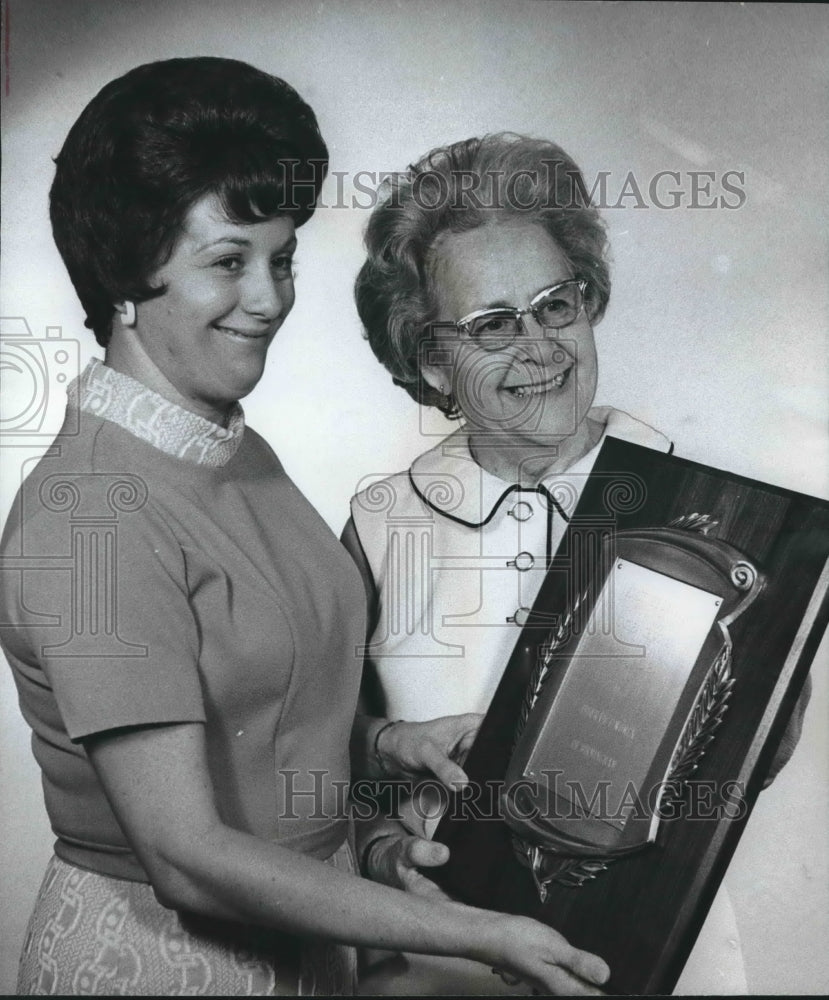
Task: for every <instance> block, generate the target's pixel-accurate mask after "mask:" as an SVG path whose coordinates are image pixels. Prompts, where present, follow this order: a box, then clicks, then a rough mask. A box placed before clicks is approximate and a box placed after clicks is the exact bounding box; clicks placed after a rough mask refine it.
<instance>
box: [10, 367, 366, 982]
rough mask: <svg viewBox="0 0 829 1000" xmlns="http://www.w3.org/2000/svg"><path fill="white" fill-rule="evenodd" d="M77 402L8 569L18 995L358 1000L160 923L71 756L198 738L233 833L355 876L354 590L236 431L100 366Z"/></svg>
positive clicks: (238, 416) (335, 977)
mask: <svg viewBox="0 0 829 1000" xmlns="http://www.w3.org/2000/svg"><path fill="white" fill-rule="evenodd" d="M69 395H70V399H69V405H68V408H67V419H66V422H65V424H64V427H63V429H62V431H61V433H60V434H59V436H58V438H57V439H56V441H55V443H54V445H53V446H52V447H51V448H50V449H49V451H48V453H47V454H46V455H45V456H44V458H43V459H42V460H41V461H40V462H39V464H38V465H37V466H36V468H35V469H34V470H33V471H32V473H31V474H30V475H29V476H28V478H27V479H26V480H25V482H24V484H23V486H22V487H21V490H20V493H19V495H18V497H17V499H16V501H15V504H14V506H13V508H12V511H11V514H10V516H9V519H8V522H7V525H6V530H5V532H4V537H3V542H2V555H3V559H2V563H1V564H0V565H1V566H2V570H0V615H2V617H1V618H0V621H2V623H4V624H3V625H2V627H0V640H2V645H3V649H4V652H5V653H6V656H7V659H8V661H9V664H10V665H11V668H12V671H13V673H14V679H15V682H16V685H17V689H18V693H19V699H20V707H21V711H22V713H23V715H24V717H25V718H26V720H27V722H28V723H29V725H30V726H31V728H32V746H33V750H34V754H35V756H36V758H37V760H38V763H39V764H40V767H41V770H42V774H43V788H44V796H45V802H46V808H47V812H48V815H49V819H50V822H51V824H52V827H53V829H54V832H55V835H56V838H57V839H56V842H55V858H54V859H53V861H52V862H51V863H50V866H49V871H48V872H47V876H46V879H45V881H44V885H43V887H42V890H41V894H40V896H39V899H38V904H37V906H36V909H35V913H34V915H33V918H32V923H31V926H30V931H29V935H28V938H27V942H26V946H25V949H24V956H23V959H22V964H21V976H20V981H19V991H20V992H22V993H40V992H60V993H68V994H73V993H119V992H120V993H130V994H144V995H156V994H169V995H174V994H177V993H181V992H188V993H189V992H204V993H208V994H231V995H232V994H250V993H273V992H277V993H287V994H296V993H298V992H300V991H301V992H309V991H310V992H314V991H316V992H319V993H321V994H330V993H342V992H346V993H347V992H351V991H352V990H353V988H354V964H355V963H354V954H353V951H352V950H351V949H347V948H344V947H342V946H336V945H320V944H315V943H312V942H307V941H302V940H299V939H295V938H293V937H291V936H290V935H286V934H276V933H273V932H270V931H265V930H263V929H262V928H243V927H239V926H235V925H234V926H230V925H220V924H219V923H217V922H211V921H205V920H196V919H194V918H188V917H184V916H182V915H180V914H177V913H174V912H173V911H170V910H165V909H163V908H162V907H161V906H160V905H159V904H158V903H157V902H156V900H155V898H154V896H153V893H152V889H151V888H150V886H149V885H148V878H147V874H146V872H145V871H144V869H143V868H142V866H141V864H140V862H139V861H138V859H137V858H136V856H135V854H134V853H133V852H132V850H131V849H130V846H129V844H128V842H127V840H126V838H125V837H124V834H123V832H122V830H121V829H120V827H119V825H118V822H117V820H116V818H115V816H114V814H113V813H112V811H111V809H110V807H109V804H108V802H107V800H106V797H105V795H104V793H103V790H102V788H101V786H100V784H99V783H98V781H97V778H96V776H95V772H94V770H93V769H92V767H91V765H90V762H89V760H88V758H87V756H86V753H85V751H84V740H85V739H86V738H87V737H90V736H92V735H94V734H98V733H102V732H106V731H109V730H113V729H117V728H120V727H126V726H136V725H146V724H159V723H181V722H191V723H198V724H202V725H204V727H205V731H206V736H207V746H208V765H209V769H210V773H211V777H212V779H213V785H214V789H215V796H216V802H217V808H218V811H219V814H220V815H221V817H222V819H223V821H224V822H226V823H227V824H228V825H230V826H232V827H234V828H236V829H239V830H244V831H246V832H249V833H251V834H254V835H256V836H258V837H262V838H264V839H267V840H274V841H279V842H280V843H282V844H284V845H285V846H287V847H290V848H292V849H295V850H297V851H301V852H303V853H306V854H310V855H312V856H314V857H316V858H319V859H321V860H326V861H328V862H330V863H331V864H335V865H337V866H339V867H346V868H348V867H349V865H350V860H349V859H350V846H349V843H348V818H347V803H346V798H347V794H346V792H345V789H347V787H348V782H349V778H350V774H349V761H348V736H349V732H350V729H351V725H352V721H353V718H354V713H355V709H356V703H357V694H358V687H359V664H358V662H357V661H356V659H355V652H354V651H355V649H356V648H357V646H358V645H359V644H360V643H361V642H363V641H364V635H365V602H364V597H363V590H362V586H361V584H360V582H359V575H358V573H357V571H356V569H355V567H354V566H353V563H352V562H351V560H350V559H349V557H348V555H347V554H346V553H345V550H344V549H343V548H342V546H341V545H340V543H339V541H338V540H337V539H336V537H335V536H334V535H333V534H332V533H331V532H330V530H329V529H328V527H327V526H326V525H325V523H324V522H323V521H322V519H321V518H320V517H319V515H318V514H317V512H316V511H315V510H314V509H313V508H312V507H311V505H310V504H309V503H308V501H307V500H306V499H305V498H304V497H303V496H302V494H301V493H300V492H299V490H298V489H297V488H296V486H295V485H294V484H293V482H292V481H291V480H290V478H289V477H288V476H287V475H286V473H285V471H284V469H283V468H282V466H281V464H280V462H279V460H278V458H277V457H276V455H275V454H274V453H273V451H272V450H271V449H270V447H269V446H268V445H267V444H266V442H265V441H264V440H263V439H262V438H261V437H260V436H259V435H257V434H256V433H255V432H254V431H252V430H251V429H249V428H246V427H245V425H244V417H243V414H242V412H241V409H240V408H237V410H236V412H235V413H234V415H233V417H232V419H231V421H230V424H229V426H228V427H227V428H223V427H219V426H217V425H214V424H212V423H210V422H209V421H207V420H204V419H203V418H201V417H199V416H197V415H195V414H192V413H190V412H188V411H186V410H183V409H181V408H180V407H178V406H176V405H175V404H173V403H170V402H169V401H167V400H165V399H163V398H162V397H160V396H158V395H157V394H156V393H154V392H151V391H150V390H148V389H146V388H145V387H144V386H142V385H141V384H140V383H138V382H136V381H134V380H133V379H131V378H129V377H127V376H125V375H122V374H120V373H118V372H115V371H113V370H112V369H110V368H108V367H106V366H105V365H103V364H102V363H101V362H99V361H93V362H91V364H90V366H89V368H88V369H87V370H86V371H85V372H84V373H83V374H82V375H81V377H80V378H79V380H77V383H76V384H74V385H73V386H72V387H71V388H70V394H69ZM352 870H353V869H352Z"/></svg>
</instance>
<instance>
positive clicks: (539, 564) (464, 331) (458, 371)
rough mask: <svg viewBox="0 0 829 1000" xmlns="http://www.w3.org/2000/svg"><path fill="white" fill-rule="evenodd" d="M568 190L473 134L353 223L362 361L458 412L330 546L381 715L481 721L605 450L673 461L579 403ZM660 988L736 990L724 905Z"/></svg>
mask: <svg viewBox="0 0 829 1000" xmlns="http://www.w3.org/2000/svg"><path fill="white" fill-rule="evenodd" d="M586 190H587V189H586V187H585V185H584V181H583V178H582V175H581V172H580V170H579V168H578V166H577V165H576V163H575V162H574V161H573V160H572V159H571V158H570V157H569V156H568V155H567V153H565V152H564V151H563V150H562V149H560V148H559V147H558V146H556V145H553V144H552V143H550V142H545V141H541V140H537V139H530V138H525V137H521V136H518V135H512V134H502V135H490V136H487V137H485V138H483V139H469V140H467V141H465V142H458V143H455V144H453V145H451V146H447V147H445V148H441V149H436V150H434V151H433V152H431V153H430V154H429V155H427V156H426V157H424V158H423V159H422V160H420V162H418V163H417V164H415V165H414V166H412V167H410V168H409V170H408V171H406V172H405V173H403V174H398V175H395V176H394V179H393V181H392V184H391V187H390V189H389V190H388V191H387V192H386V193H385V196H384V197H383V198H382V199H381V201H380V202H379V204H378V206H377V207H376V208H375V210H374V212H373V214H372V217H371V219H370V221H369V224H368V228H367V233H366V244H367V250H368V258H367V260H366V262H365V264H364V265H363V267H362V270H361V271H360V274H359V277H358V279H357V283H356V297H357V307H358V310H359V313H360V317H361V319H362V321H363V324H364V327H365V330H366V334H367V337H368V340H369V343H370V345H371V347H372V350H373V351H374V353H375V355H376V356H377V358H378V360H379V361H380V362H381V363H382V364H383V365H385V367H386V368H387V369H388V370H389V372H390V373H391V375H392V377H393V379H394V381H395V383H396V384H398V385H400V386H402V387H403V388H404V389H405V390H406V391H407V392H408V393H409V394H410V395H411V396H412V398H413V399H415V400H416V401H417V402H418V403H420V404H421V405H423V406H431V407H437V408H438V409H439V410H441V411H443V413H444V414H446V416H447V417H450V418H456V417H459V418H462V424H461V426H460V427H459V428H458V429H457V430H456V431H455V432H454V433H452V434H450V435H449V436H448V437H446V438H445V439H444V440H442V441H440V442H439V443H438V444H436V445H435V446H434V447H432V448H431V449H429V450H428V451H426V452H425V453H424V454H422V455H420V456H419V457H418V458H417V459H415V461H414V462H413V463H412V465H411V468H410V469H408V470H406V471H405V472H401V473H400V474H398V475H395V476H392V477H390V478H388V479H386V480H384V481H381V482H371V483H370V484H369V485H367V486H366V487H365V488H364V489H363V490H362V491H361V492H359V493H358V495H357V496H355V497H354V499H353V501H352V504H351V514H352V516H351V519H350V521H349V523H348V524H347V525H346V529H345V532H344V535H343V538H344V541H345V542H346V544H347V545H348V547H349V549H350V550H351V551H352V553H353V554H354V556H355V559H356V560H357V562H358V564H359V565H360V566H361V567H362V569H363V574H364V578H365V580H366V583H367V586H368V588H369V591H370V593H371V595H372V604H373V607H374V609H375V620H374V622H373V624H372V628H371V631H370V636H371V638H370V640H369V645H368V656H367V668H366V683H365V691H366V696H367V698H369V699H371V700H373V702H374V706H375V708H376V709H377V710H379V711H380V712H382V714H384V715H387V716H389V717H390V718H393V719H406V720H419V719H428V718H431V717H433V716H436V715H443V714H445V713H446V712H451V713H456V712H485V711H486V709H487V707H488V705H489V703H490V700H491V698H492V696H493V693H494V691H495V688H496V686H497V684H498V682H499V680H500V678H501V674H502V671H503V669H504V667H505V666H506V664H507V662H508V660H509V657H510V654H511V653H512V650H513V648H514V646H515V643H516V640H517V637H518V632H519V629H520V627H521V625H522V624H523V623H524V622H525V620H526V616H527V614H528V611H529V609H530V608H531V607H532V605H533V602H534V600H535V598H536V596H537V593H538V590H539V587H540V585H541V582H542V580H543V578H544V575H545V572H546V569H547V567H548V566H549V564H550V560H551V558H552V556H553V555H554V554H555V552H556V549H557V547H558V545H559V542H560V541H561V538H562V536H563V533H564V530H565V528H566V525H567V521H568V517H569V514H570V513H571V512H572V510H573V508H574V506H575V503H576V501H577V499H578V496H579V494H580V493H581V490H582V488H583V486H584V484H585V482H586V479H587V477H588V475H589V474H590V470H591V468H592V466H593V463H594V461H595V459H596V456H597V454H598V452H599V449H600V447H601V445H602V442H603V440H604V438H605V437H606V436H607V435H612V436H614V437H617V438H622V439H624V440H627V441H631V442H635V443H637V444H640V445H643V446H646V447H648V448H653V449H657V450H659V451H666V452H667V451H669V450H670V449H671V443H670V442H669V440H668V439H667V438H666V437H665V436H664V435H663V434H661V433H660V432H659V431H657V430H655V429H653V428H651V427H649V426H647V425H646V424H644V423H642V422H641V421H639V420H637V419H635V418H634V417H632V416H630V415H628V414H627V413H624V412H622V411H620V410H616V409H613V408H608V407H596V406H594V405H593V401H594V395H595V393H596V385H597V379H598V362H597V356H596V343H595V338H594V327H595V325H596V324H597V323H598V322H599V321H600V320H601V318H602V316H603V314H604V312H605V309H606V307H607V303H608V298H609V295H610V275H609V270H608V265H607V259H606V235H605V229H604V226H603V223H602V221H601V219H600V218H599V215H598V213H597V211H596V210H595V208H593V207H592V206H591V205H590V203H589V200H588V197H587V194H586ZM565 498H566V500H565ZM804 703H805V700H804V702H803V703H802V704H804ZM801 708H802V705H801ZM799 721H800V718H799V715H798V718H797V720H796V721H795V723H794V726H793V728H792V729H791V730H790V733H789V738H790V739H789V746H790V747H791V746H793V743H792V742H791V740H792V739H794V740H795V741H796V737H797V732H798V727H799ZM788 752H790V750H789V751H788ZM784 757H785V754H784ZM780 763H782V759H781V760H780V761H779V762H778V766H780ZM428 811H429V807H428V805H427V804H426V803H423V802H421V803H420V808H419V809H414V810H412V811H411V813H410V820H411V821H412V828H413V829H420V832H423V830H422V826H419V825H418V820H419V819H420V820H422V817H423V816H424V815H427V814H428ZM427 827H428V828H429V829H430V830H432V829H433V828H434V824H431V826H430V825H429V824H427ZM384 830H385V832H386V834H387V836H386V837H385V839H381V834H382V833H383V832H384ZM394 844H395V837H394V828H393V826H392V825H389V824H387V825H386V826H385V827H384V828H381V829H380V830H379V832H377V831H375V836H374V837H373V839H372V841H371V848H370V851H369V864H370V869H371V870H372V871H374V872H375V874H377V875H378V876H380V877H386V878H388V879H390V880H392V881H394V880H395V879H399V873H398V872H397V871H396V870H395V865H394V864H393V863H391V862H390V859H389V858H388V857H387V856H386V854H387V852H390V851H392V850H394ZM412 965H413V970H414V971H412V972H411V974H410V976H409V978H408V979H406V978H404V979H398V980H394V981H393V983H392V987H391V988H392V989H394V990H401V991H402V990H404V989H405V990H408V989H409V988H411V989H412V991H413V992H421V993H423V992H432V993H441V992H452V991H453V990H458V991H460V992H465V991H467V989H472V990H473V991H477V992H490V991H491V988H492V986H491V984H492V982H493V979H492V977H491V976H490V977H487V976H486V975H483V976H482V977H479V976H478V974H477V970H476V969H475V967H474V966H471V965H466V966H461V965H459V964H457V963H456V964H454V965H449V964H447V963H442V964H441V965H440V966H437V967H436V966H434V965H432V966H429V965H428V964H427V963H425V962H422V961H421V962H413V963H412ZM377 982H381V980H380V979H379V977H378V978H377ZM494 982H496V983H497V980H495V981H494ZM472 983H474V986H471V984H472ZM499 988H500V987H499ZM678 988H679V989H680V990H689V991H696V990H701V989H705V990H707V991H709V992H710V991H712V990H713V991H714V992H737V993H739V992H745V991H746V985H745V978H744V974H743V966H742V960H741V954H740V946H739V938H738V935H737V929H736V924H735V921H734V917H733V913H732V910H731V907H730V905H729V903H728V898H727V894H726V893H725V892H723V893H721V895H720V898H719V900H718V902H717V903H716V904H715V906H714V908H713V910H712V913H711V916H710V918H709V921H708V924H707V926H706V928H705V930H704V932H703V934H702V936H701V938H700V941H699V945H698V948H697V949H696V953H695V955H694V956H693V957H692V959H691V961H690V962H689V965H688V967H687V975H686V976H685V977H684V978H683V980H682V982H681V983H680V984H679V987H678Z"/></svg>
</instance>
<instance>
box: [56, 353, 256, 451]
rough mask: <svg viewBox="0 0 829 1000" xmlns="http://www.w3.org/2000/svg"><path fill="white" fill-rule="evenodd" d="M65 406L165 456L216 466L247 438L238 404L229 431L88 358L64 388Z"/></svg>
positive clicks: (243, 419) (134, 380) (231, 417)
mask: <svg viewBox="0 0 829 1000" xmlns="http://www.w3.org/2000/svg"><path fill="white" fill-rule="evenodd" d="M67 396H68V397H69V405H70V406H74V407H76V408H78V409H80V410H82V411H83V412H84V413H91V414H93V415H94V416H96V417H100V418H101V419H102V420H109V421H110V422H111V423H113V424H117V425H118V426H119V427H123V428H124V430H126V431H129V433H130V434H132V435H134V436H135V437H137V438H140V439H141V440H142V441H146V442H147V443H148V444H151V445H152V446H153V447H154V448H158V450H159V451H163V452H164V453H165V454H167V455H174V456H175V457H176V458H182V459H184V460H185V461H187V462H193V463H195V464H196V465H209V466H213V467H218V466H222V465H225V464H226V463H227V462H229V461H230V459H231V458H232V457H233V456H234V455H235V453H236V449H237V448H238V447H239V445H240V444H241V443H242V436H243V434H244V433H245V415H244V413H243V412H242V407H241V406H240V405H239V404H238V403H237V404H236V406H235V407H234V408H233V411H232V412H231V415H230V422H229V424H228V426H227V427H221V426H220V425H219V424H214V423H213V421H212V420H207V419H206V418H205V417H200V416H199V415H198V413H192V412H191V411H190V410H185V409H184V407H183V406H179V405H178V404H177V403H172V402H170V400H169V399H165V398H164V397H163V396H161V395H159V394H158V393H157V392H154V391H153V390H152V389H148V388H147V387H146V386H145V385H143V384H142V383H141V382H138V381H136V379H134V378H131V377H130V376H129V375H124V374H123V373H122V372H118V371H115V369H114V368H108V367H107V366H106V365H105V364H103V362H102V361H101V360H100V359H99V358H92V360H91V361H90V362H89V364H88V365H87V366H86V368H85V369H84V371H83V372H81V374H80V375H79V376H78V377H77V378H76V379H74V380H73V381H72V382H71V384H70V385H69V387H68V389H67Z"/></svg>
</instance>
